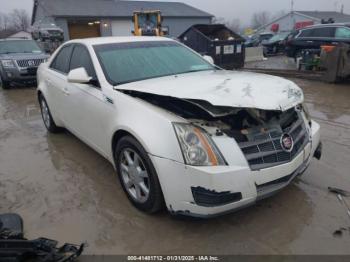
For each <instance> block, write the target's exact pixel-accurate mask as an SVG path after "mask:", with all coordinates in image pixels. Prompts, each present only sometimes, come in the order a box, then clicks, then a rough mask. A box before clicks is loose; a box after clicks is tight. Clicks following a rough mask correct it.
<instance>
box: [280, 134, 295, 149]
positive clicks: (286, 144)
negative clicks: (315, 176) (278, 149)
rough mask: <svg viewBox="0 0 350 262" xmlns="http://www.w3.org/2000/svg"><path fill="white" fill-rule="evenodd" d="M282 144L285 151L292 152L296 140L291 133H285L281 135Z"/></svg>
mask: <svg viewBox="0 0 350 262" xmlns="http://www.w3.org/2000/svg"><path fill="white" fill-rule="evenodd" d="M280 142H281V146H282V149H283V151H285V152H292V150H293V147H294V141H293V138H292V137H291V135H289V134H283V135H282V136H281V141H280Z"/></svg>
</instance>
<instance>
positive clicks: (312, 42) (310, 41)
mask: <svg viewBox="0 0 350 262" xmlns="http://www.w3.org/2000/svg"><path fill="white" fill-rule="evenodd" d="M306 42H307V43H310V44H311V43H313V42H314V41H306Z"/></svg>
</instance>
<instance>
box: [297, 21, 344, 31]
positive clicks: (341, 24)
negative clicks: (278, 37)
mask: <svg viewBox="0 0 350 262" xmlns="http://www.w3.org/2000/svg"><path fill="white" fill-rule="evenodd" d="M334 26H346V27H350V23H333V24H318V25H310V26H307V27H304V28H301V29H300V30H304V29H313V28H322V27H334Z"/></svg>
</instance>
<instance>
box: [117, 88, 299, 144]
mask: <svg viewBox="0 0 350 262" xmlns="http://www.w3.org/2000/svg"><path fill="white" fill-rule="evenodd" d="M123 92H124V93H127V94H129V95H131V96H133V97H137V98H141V99H143V100H145V101H147V102H149V103H151V104H153V105H156V106H158V107H161V108H164V109H165V110H167V111H170V112H172V113H174V114H176V115H178V116H181V117H183V118H185V119H187V120H189V121H190V122H191V123H193V124H195V125H198V126H201V127H202V128H203V129H205V130H206V131H207V132H208V133H209V134H210V135H216V136H222V135H227V136H229V137H233V138H235V140H236V141H237V142H238V143H240V142H248V141H251V140H253V139H254V138H255V137H256V136H257V135H259V134H261V133H266V132H271V131H276V132H278V133H283V130H286V129H288V128H289V127H291V126H292V124H293V123H295V122H296V121H297V120H298V117H299V116H298V110H299V111H302V106H300V108H299V109H298V110H296V109H295V108H291V109H289V110H287V111H284V112H282V111H267V110H260V109H254V108H232V107H219V106H213V105H211V104H210V103H208V102H206V101H202V100H184V99H178V98H174V97H166V96H159V95H153V94H146V93H141V92H136V91H123Z"/></svg>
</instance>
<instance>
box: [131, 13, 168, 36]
mask: <svg viewBox="0 0 350 262" xmlns="http://www.w3.org/2000/svg"><path fill="white" fill-rule="evenodd" d="M132 20H133V22H134V30H133V34H134V35H135V36H165V35H167V34H168V31H169V30H168V29H167V28H164V27H162V22H163V17H162V14H161V12H160V11H158V10H156V11H136V12H134V14H133V18H132Z"/></svg>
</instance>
